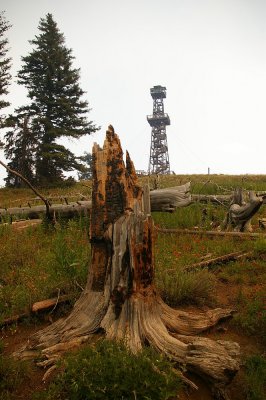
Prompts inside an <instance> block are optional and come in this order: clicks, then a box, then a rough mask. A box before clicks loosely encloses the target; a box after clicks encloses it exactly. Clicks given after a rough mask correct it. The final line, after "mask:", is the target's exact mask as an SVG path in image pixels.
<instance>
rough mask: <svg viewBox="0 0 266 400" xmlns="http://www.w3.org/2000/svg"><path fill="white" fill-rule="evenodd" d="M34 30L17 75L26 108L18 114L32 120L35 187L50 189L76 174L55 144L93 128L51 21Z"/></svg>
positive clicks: (68, 155) (68, 54)
mask: <svg viewBox="0 0 266 400" xmlns="http://www.w3.org/2000/svg"><path fill="white" fill-rule="evenodd" d="M38 29H39V31H40V34H39V35H37V36H35V39H34V40H32V41H30V43H31V44H32V45H33V46H34V49H33V50H32V52H31V53H30V54H29V55H28V56H26V57H22V61H23V65H22V68H21V70H20V71H19V72H18V83H19V84H21V85H24V86H25V87H26V88H27V90H28V97H29V99H30V104H29V105H27V106H25V107H21V108H20V109H18V110H17V112H19V113H21V112H26V113H27V114H28V115H29V116H31V117H33V120H34V124H33V126H32V129H33V133H35V134H36V135H37V136H38V146H37V149H36V165H35V167H36V168H35V169H36V171H35V173H36V179H37V183H39V184H52V183H57V182H59V181H61V180H62V179H63V178H64V176H63V173H64V172H65V171H72V170H75V169H76V170H80V168H81V164H80V163H79V162H78V158H77V157H75V155H74V154H73V153H72V152H71V151H70V150H69V149H67V148H66V147H65V146H64V145H63V144H61V143H62V142H61V143H60V144H59V143H58V140H59V139H62V138H80V137H81V136H83V135H86V134H90V133H92V132H95V131H96V130H97V129H98V128H96V127H95V125H93V124H92V122H91V121H88V119H87V113H88V111H89V109H88V102H87V101H85V100H83V99H82V97H83V95H84V91H83V90H82V89H81V88H80V86H79V79H80V75H79V69H75V68H73V67H72V61H73V59H74V57H73V56H72V50H71V49H67V48H66V46H65V39H64V36H63V34H62V33H60V31H59V29H58V27H57V24H56V22H55V21H54V20H53V16H52V15H51V14H47V15H46V17H45V18H41V20H40V23H39V26H38Z"/></svg>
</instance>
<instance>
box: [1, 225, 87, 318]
mask: <svg viewBox="0 0 266 400" xmlns="http://www.w3.org/2000/svg"><path fill="white" fill-rule="evenodd" d="M0 261H1V269H0V285H1V286H0V288H1V290H0V319H5V318H7V317H10V316H12V315H14V314H20V313H24V312H25V311H27V310H28V309H29V307H30V306H31V304H32V303H33V302H35V301H40V300H43V299H46V298H49V297H53V296H57V295H58V293H61V294H63V293H65V294H68V293H73V292H74V293H75V292H76V293H77V294H78V292H79V291H80V287H82V286H84V285H85V283H86V278H87V273H88V267H89V264H90V245H89V241H88V236H87V230H86V229H84V227H83V229H82V222H81V221H79V220H77V221H71V222H69V224H68V226H67V227H66V228H65V229H61V228H60V227H58V228H57V230H56V231H49V232H47V231H46V230H44V229H43V227H41V226H39V227H34V228H33V229H27V230H23V231H15V230H13V229H12V228H11V227H10V226H4V227H3V226H1V227H0Z"/></svg>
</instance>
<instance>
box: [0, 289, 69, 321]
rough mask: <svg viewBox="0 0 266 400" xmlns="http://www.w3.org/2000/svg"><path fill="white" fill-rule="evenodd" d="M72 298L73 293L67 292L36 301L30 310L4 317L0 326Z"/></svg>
mask: <svg viewBox="0 0 266 400" xmlns="http://www.w3.org/2000/svg"><path fill="white" fill-rule="evenodd" d="M73 298H74V295H73V294H69V295H68V294H65V295H62V296H58V297H53V298H51V299H46V300H41V301H37V302H36V303H33V305H32V306H31V308H30V310H28V311H26V312H24V313H22V314H17V315H13V316H12V317H9V318H6V319H4V320H2V321H0V327H3V326H8V325H11V324H14V323H16V322H19V321H21V320H22V319H24V318H27V317H30V315H31V314H32V313H37V312H40V311H44V310H47V309H49V308H52V307H56V306H57V305H58V304H62V303H66V302H67V301H70V300H72V299H73Z"/></svg>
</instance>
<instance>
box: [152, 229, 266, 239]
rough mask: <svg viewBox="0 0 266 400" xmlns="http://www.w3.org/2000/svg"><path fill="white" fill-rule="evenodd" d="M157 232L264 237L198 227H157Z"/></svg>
mask: <svg viewBox="0 0 266 400" xmlns="http://www.w3.org/2000/svg"><path fill="white" fill-rule="evenodd" d="M157 232H159V233H166V234H175V235H183V234H185V235H186V234H187V235H202V236H204V235H205V236H228V237H237V238H240V239H247V238H256V239H257V238H260V237H262V238H263V237H264V238H265V237H266V234H263V233H248V232H223V231H203V230H198V229H170V228H168V229H167V228H157Z"/></svg>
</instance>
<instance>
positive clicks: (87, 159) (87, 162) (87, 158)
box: [78, 151, 92, 180]
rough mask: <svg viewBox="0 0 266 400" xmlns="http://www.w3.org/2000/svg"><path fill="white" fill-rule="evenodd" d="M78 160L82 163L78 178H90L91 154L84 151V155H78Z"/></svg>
mask: <svg viewBox="0 0 266 400" xmlns="http://www.w3.org/2000/svg"><path fill="white" fill-rule="evenodd" d="M79 159H80V161H82V163H83V167H82V170H81V172H80V174H79V175H78V176H79V179H80V180H88V179H91V178H92V154H91V153H88V152H87V151H85V152H84V155H83V156H81V157H79Z"/></svg>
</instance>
